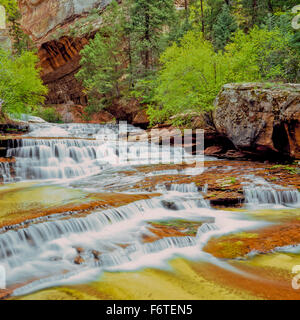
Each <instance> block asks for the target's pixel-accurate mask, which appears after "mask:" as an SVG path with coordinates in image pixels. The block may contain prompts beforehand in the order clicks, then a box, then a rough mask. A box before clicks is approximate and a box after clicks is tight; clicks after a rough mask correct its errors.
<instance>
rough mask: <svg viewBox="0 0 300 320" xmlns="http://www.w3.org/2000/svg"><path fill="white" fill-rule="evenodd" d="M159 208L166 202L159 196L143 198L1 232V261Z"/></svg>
mask: <svg viewBox="0 0 300 320" xmlns="http://www.w3.org/2000/svg"><path fill="white" fill-rule="evenodd" d="M159 207H162V205H161V201H160V200H158V199H153V200H141V201H138V202H134V203H131V204H129V205H126V206H123V207H120V208H116V209H108V210H105V211H102V212H101V211H100V212H94V213H92V214H90V215H88V216H87V217H84V218H71V219H68V220H57V221H49V222H45V223H39V224H33V225H31V226H29V227H28V228H24V229H19V230H17V231H14V230H11V231H8V232H5V233H4V234H2V235H0V261H1V260H4V259H8V258H10V257H13V256H16V255H26V254H28V250H29V251H32V250H35V248H38V247H40V246H41V245H42V244H43V243H46V242H49V241H52V240H54V239H58V238H61V237H65V236H68V235H69V234H82V233H87V232H99V231H101V230H103V229H104V228H105V227H106V226H109V225H113V224H116V223H119V222H122V221H125V220H129V219H132V218H134V217H135V216H137V215H141V216H142V215H143V213H144V212H145V211H146V210H149V209H153V208H159ZM13 263H15V262H13Z"/></svg>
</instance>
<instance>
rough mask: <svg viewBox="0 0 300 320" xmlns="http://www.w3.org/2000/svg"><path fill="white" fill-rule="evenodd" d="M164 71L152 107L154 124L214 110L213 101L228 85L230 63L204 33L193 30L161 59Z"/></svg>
mask: <svg viewBox="0 0 300 320" xmlns="http://www.w3.org/2000/svg"><path fill="white" fill-rule="evenodd" d="M160 61H161V63H162V65H163V67H162V70H161V71H160V72H159V76H158V80H157V82H156V85H155V87H156V89H155V95H154V99H153V102H152V104H151V105H150V106H149V109H148V114H149V117H150V120H151V123H152V124H154V123H158V122H161V121H165V120H168V119H169V117H170V116H172V115H176V114H180V113H188V112H189V111H190V110H196V111H199V112H201V111H203V110H209V109H211V108H212V105H213V100H214V98H215V97H216V95H217V93H218V91H219V90H220V88H221V86H222V84H224V83H226V80H225V77H226V68H227V66H226V63H225V62H224V57H223V55H222V54H221V53H216V52H215V51H214V48H213V46H212V44H211V43H210V42H209V41H207V40H205V39H204V38H203V35H202V33H200V32H195V31H189V32H188V33H187V34H186V35H185V36H184V37H183V39H182V41H181V42H180V44H179V45H177V44H173V45H172V46H171V47H170V48H168V49H167V50H166V51H165V52H164V53H163V54H162V56H161V60H160Z"/></svg>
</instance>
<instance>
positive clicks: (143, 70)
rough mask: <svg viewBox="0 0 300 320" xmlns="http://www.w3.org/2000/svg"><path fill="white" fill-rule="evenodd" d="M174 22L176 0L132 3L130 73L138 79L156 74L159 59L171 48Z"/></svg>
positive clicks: (137, 0) (132, 1)
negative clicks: (169, 38)
mask: <svg viewBox="0 0 300 320" xmlns="http://www.w3.org/2000/svg"><path fill="white" fill-rule="evenodd" d="M174 19H175V6H174V1H173V0H131V7H130V39H131V52H132V55H131V57H132V60H131V63H132V68H131V70H132V72H133V73H134V78H135V79H141V78H144V77H147V76H148V75H149V73H151V72H152V71H153V70H155V67H156V66H157V61H158V58H159V55H160V53H161V52H162V51H163V50H164V48H165V47H166V46H167V44H168V31H169V30H170V28H171V26H172V23H173V21H174Z"/></svg>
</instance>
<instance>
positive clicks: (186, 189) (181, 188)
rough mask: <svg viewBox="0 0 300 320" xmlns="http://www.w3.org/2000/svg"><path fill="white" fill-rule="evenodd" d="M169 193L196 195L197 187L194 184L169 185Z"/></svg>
mask: <svg viewBox="0 0 300 320" xmlns="http://www.w3.org/2000/svg"><path fill="white" fill-rule="evenodd" d="M169 190H170V191H176V192H182V193H197V192H198V187H197V186H196V184H195V183H189V184H171V186H170V189H169Z"/></svg>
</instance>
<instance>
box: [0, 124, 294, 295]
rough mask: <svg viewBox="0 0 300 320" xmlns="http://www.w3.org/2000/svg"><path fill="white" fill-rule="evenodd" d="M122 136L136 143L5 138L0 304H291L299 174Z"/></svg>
mask: <svg viewBox="0 0 300 320" xmlns="http://www.w3.org/2000/svg"><path fill="white" fill-rule="evenodd" d="M128 133H134V134H136V135H143V134H144V132H143V131H142V130H140V129H136V128H134V127H131V126H126V128H125V131H124V128H122V130H121V133H120V128H119V127H118V126H117V125H92V124H63V125H53V124H47V123H41V124H32V125H31V128H30V133H29V134H27V135H26V136H22V137H19V138H17V139H11V142H10V145H9V148H8V149H7V154H6V156H7V157H9V159H14V161H11V162H10V163H9V165H8V164H6V165H2V166H0V175H1V174H2V177H3V179H2V180H3V182H4V183H3V184H2V185H1V186H0V206H1V212H0V265H1V266H4V268H5V271H6V285H7V290H2V291H1V290H0V292H1V296H2V297H3V298H7V299H172V300H174V299H175V300H176V299H298V298H299V297H300V294H299V292H300V291H298V290H296V289H295V288H293V278H294V277H295V274H293V268H294V267H295V266H297V265H300V246H299V245H300V210H299V208H300V193H299V187H300V186H299V183H300V182H299V166H298V163H292V164H289V165H274V164H271V163H260V162H250V161H226V160H218V159H215V158H208V157H203V156H201V157H200V158H195V157H194V156H192V155H190V154H188V153H187V152H186V151H185V150H184V149H183V148H181V147H179V146H176V147H170V148H166V147H165V146H160V145H159V144H156V145H151V146H150V145H149V142H148V141H135V142H129V141H128V140H126V137H127V135H128ZM168 153H169V154H171V155H172V156H171V157H169V156H168ZM165 154H167V155H165ZM164 155H165V158H168V157H169V158H170V159H172V161H171V160H170V161H169V163H167V162H166V161H163V163H161V161H160V159H161V157H163V156H164ZM182 156H183V159H184V161H183V162H182V161H179V160H181V158H180V157H182ZM165 158H164V159H165ZM149 159H150V160H149ZM199 164H201V165H199ZM294 287H295V282H294Z"/></svg>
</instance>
